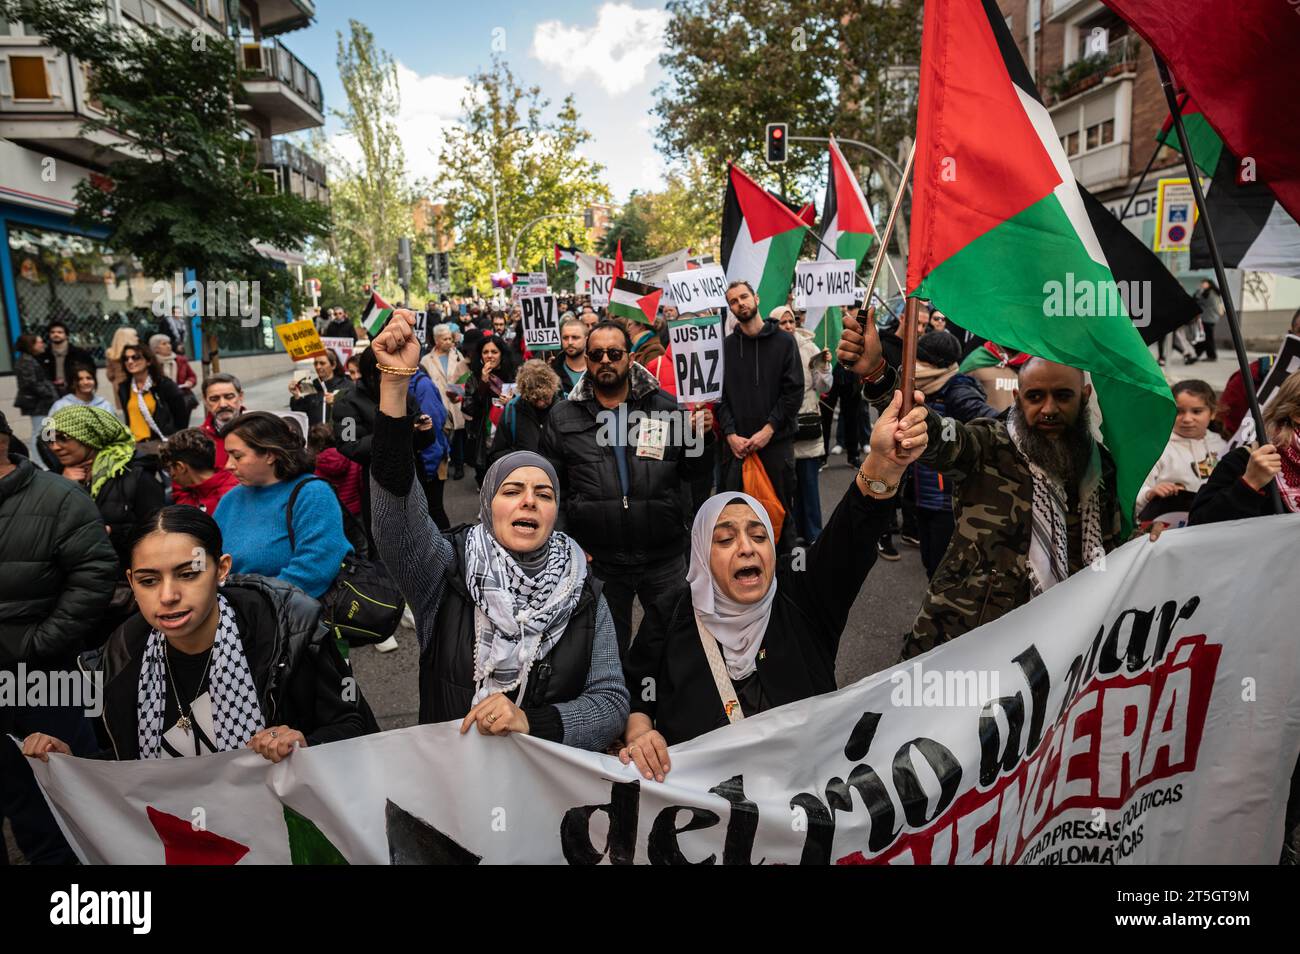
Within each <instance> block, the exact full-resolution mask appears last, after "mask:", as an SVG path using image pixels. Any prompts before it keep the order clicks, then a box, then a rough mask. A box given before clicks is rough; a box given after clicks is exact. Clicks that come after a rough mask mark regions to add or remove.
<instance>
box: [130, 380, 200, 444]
mask: <svg viewBox="0 0 1300 954" xmlns="http://www.w3.org/2000/svg"><path fill="white" fill-rule="evenodd" d="M152 384H153V387H152V388H150V389H149V390H148V391H146V392H145V393H146V394H148V393H150V392H152V393H153V400H154V407H153V410H152V411H151V412H150V413H151V414H152V415H153V422H154V423H155V424H157V425H158V430H160V431H162V436H163V437H171V436H172V435H173V434H175V433H176V432H177V431H179V430H181V429H182V428H183V427H185V425H186V424H188V423H189V420H190V409H189V408H188V407H186V406H185V394H184V393H183V392H182V391H181V389H180V388H178V387H177V386H176V382H175V381H173V380H172V379H171V378H168V377H163V378H162V379H161V380H159V381H152ZM117 400H118V403H119V404H120V405H121V406H122V407H127V406H129V405H130V404H132V403H134V401H135V394H133V393H132V391H131V379H130V378H129V377H128V378H127V379H126V380H125V381H123V382H122V383H121V384H119V385H118V386H117Z"/></svg>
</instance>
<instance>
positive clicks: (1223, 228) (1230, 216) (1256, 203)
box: [1191, 147, 1300, 278]
mask: <svg viewBox="0 0 1300 954" xmlns="http://www.w3.org/2000/svg"><path fill="white" fill-rule="evenodd" d="M1193 151H1195V147H1193ZM1248 169H1249V167H1248V166H1244V165H1243V164H1242V163H1240V162H1238V161H1237V158H1236V157H1235V156H1234V155H1233V154H1232V153H1230V152H1229V151H1228V150H1227V149H1224V150H1222V151H1221V153H1220V156H1219V167H1218V169H1216V170H1215V172H1214V179H1213V180H1212V181H1211V182H1210V188H1209V191H1208V192H1206V194H1205V212H1206V215H1208V216H1209V217H1210V221H1211V222H1212V223H1213V224H1214V237H1215V239H1216V240H1217V241H1218V243H1219V254H1220V255H1222V256H1223V265H1224V267H1225V268H1246V269H1250V270H1251V271H1257V272H1272V273H1273V274H1275V275H1289V276H1291V277H1292V278H1300V225H1297V224H1296V220H1295V219H1293V218H1291V216H1290V215H1289V214H1288V213H1287V211H1286V209H1284V208H1282V204H1281V203H1280V202H1278V201H1277V196H1275V195H1274V194H1273V190H1272V189H1270V188H1269V187H1268V186H1267V185H1266V184H1264V183H1263V182H1258V181H1255V180H1254V179H1253V178H1251V179H1245V174H1246V172H1247V170H1248ZM1203 221H1204V218H1202V219H1198V220H1197V223H1196V230H1195V231H1194V232H1192V250H1191V251H1192V268H1213V267H1214V262H1213V260H1212V259H1211V258H1210V246H1209V243H1208V242H1207V241H1206V240H1205V226H1204V225H1203V224H1202V222H1203Z"/></svg>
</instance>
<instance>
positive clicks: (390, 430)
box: [370, 311, 628, 751]
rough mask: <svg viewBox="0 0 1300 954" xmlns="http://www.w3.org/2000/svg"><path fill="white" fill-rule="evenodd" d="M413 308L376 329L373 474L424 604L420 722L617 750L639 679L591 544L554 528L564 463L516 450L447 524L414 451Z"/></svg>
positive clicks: (392, 545) (412, 590)
mask: <svg viewBox="0 0 1300 954" xmlns="http://www.w3.org/2000/svg"><path fill="white" fill-rule="evenodd" d="M414 317H415V316H414V315H413V314H412V313H411V312H409V311H398V312H396V313H395V315H394V317H393V319H392V320H391V321H390V322H389V324H388V326H387V327H386V328H385V329H384V330H383V331H382V332H381V333H380V334H379V335H377V336H376V337H375V339H374V341H373V342H372V343H371V350H372V351H373V353H374V355H375V358H376V359H377V361H378V367H379V371H380V373H381V375H382V377H381V379H380V392H379V411H378V413H377V414H376V415H375V426H374V435H373V437H372V444H371V459H372V464H371V472H370V476H371V508H372V514H373V519H372V529H373V532H374V538H375V542H376V544H377V545H378V548H379V554H380V556H381V558H382V559H383V561H384V565H385V566H386V567H387V568H388V571H389V572H390V573H391V574H392V576H393V579H394V580H395V581H396V582H397V585H398V587H399V588H400V589H401V591H402V595H403V596H404V597H405V598H406V601H407V603H408V604H409V605H410V607H411V612H412V613H413V614H414V616H415V628H416V635H417V636H418V637H419V642H420V665H419V683H420V722H422V723H426V722H445V721H448V720H452V719H456V720H460V723H461V732H462V733H464V732H467V731H469V729H470V728H471V727H474V726H477V727H478V730H479V732H481V733H482V734H484V735H507V734H509V733H511V732H520V733H524V734H527V735H535V736H538V737H539V738H543V739H548V740H550V741H553V742H562V743H564V744H565V745H572V746H574V747H575V748H582V749H589V750H593V751H604V750H605V749H606V748H607V747H608V746H609V744H610V743H611V742H613V741H614V740H615V739H617V738H618V735H619V733H620V732H621V731H622V728H623V726H624V724H625V722H626V721H627V712H628V697H627V687H626V686H625V684H624V682H623V672H622V668H621V667H620V665H619V658H618V641H617V637H616V636H615V635H614V621H613V617H612V616H611V615H610V612H609V607H608V606H607V605H606V604H605V598H604V597H603V596H602V595H601V594H600V590H599V584H598V582H597V581H596V580H595V578H593V577H592V576H591V575H590V574H589V573H588V572H587V560H586V556H585V555H584V554H583V552H582V550H581V549H580V548H579V547H578V545H577V544H576V543H575V542H574V541H573V539H572V538H570V537H568V536H566V535H565V534H563V533H559V532H555V530H554V528H555V520H556V517H557V515H558V512H559V502H560V484H559V481H558V480H557V479H556V475H555V470H554V468H553V467H552V466H551V465H550V463H549V462H548V461H547V460H546V459H545V458H544V457H541V456H540V455H538V454H534V453H531V452H529V451H517V452H515V453H512V454H507V455H506V456H504V457H502V458H501V459H500V460H498V461H497V462H496V463H494V464H493V465H492V466H491V467H490V468H488V471H487V473H486V474H485V475H484V478H483V489H482V495H481V498H480V506H479V517H480V520H479V523H477V524H475V525H474V526H472V527H459V528H455V529H453V530H449V531H447V532H446V533H445V534H444V533H442V532H440V531H439V530H438V528H437V526H435V525H434V522H433V519H432V518H431V517H430V516H429V508H428V504H427V502H426V500H425V497H424V491H423V490H421V488H420V484H419V483H418V482H417V480H416V476H415V468H414V457H413V456H412V454H411V439H412V435H413V433H414V417H413V415H410V414H408V413H407V405H406V392H407V381H408V378H409V376H410V374H411V373H413V372H414V371H415V370H416V369H417V368H418V365H419V360H420V343H419V340H418V339H417V338H416V337H415V334H414V332H413V331H412V330H411V324H410V322H411V321H412V320H413V319H414Z"/></svg>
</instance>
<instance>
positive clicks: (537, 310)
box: [519, 295, 560, 351]
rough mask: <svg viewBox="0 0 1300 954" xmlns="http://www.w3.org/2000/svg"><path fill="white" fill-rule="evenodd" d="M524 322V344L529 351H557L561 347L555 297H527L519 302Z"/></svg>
mask: <svg viewBox="0 0 1300 954" xmlns="http://www.w3.org/2000/svg"><path fill="white" fill-rule="evenodd" d="M519 307H520V311H521V313H522V316H523V321H524V344H525V345H527V346H528V350H529V351H556V350H558V349H559V347H560V318H559V309H558V308H557V307H556V303H555V296H554V295H527V296H525V297H524V298H521V299H520V300H519Z"/></svg>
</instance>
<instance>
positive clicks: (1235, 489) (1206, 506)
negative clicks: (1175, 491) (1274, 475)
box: [1187, 447, 1274, 527]
mask: <svg viewBox="0 0 1300 954" xmlns="http://www.w3.org/2000/svg"><path fill="white" fill-rule="evenodd" d="M1249 463H1250V451H1248V450H1247V449H1246V448H1244V447H1234V448H1233V449H1232V450H1230V451H1229V452H1228V453H1227V454H1225V455H1224V456H1223V457H1222V458H1220V459H1219V463H1218V465H1217V466H1216V467H1215V468H1214V472H1213V473H1212V474H1210V479H1209V480H1207V481H1206V482H1205V483H1204V484H1202V485H1201V489H1200V490H1198V491H1197V492H1196V499H1195V500H1193V501H1192V509H1191V510H1189V511H1188V513H1187V525H1188V526H1189V527H1193V526H1197V525H1199V524H1202V523H1219V522H1220V521H1222V520H1241V519H1242V518H1244V517H1266V516H1268V515H1269V514H1272V513H1274V510H1273V499H1272V494H1271V493H1269V491H1268V486H1267V485H1265V487H1264V489H1263V490H1256V489H1255V488H1254V487H1251V486H1250V485H1249V484H1247V483H1246V481H1245V480H1243V479H1242V478H1244V477H1245V475H1246V467H1247V465H1248V464H1249Z"/></svg>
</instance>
